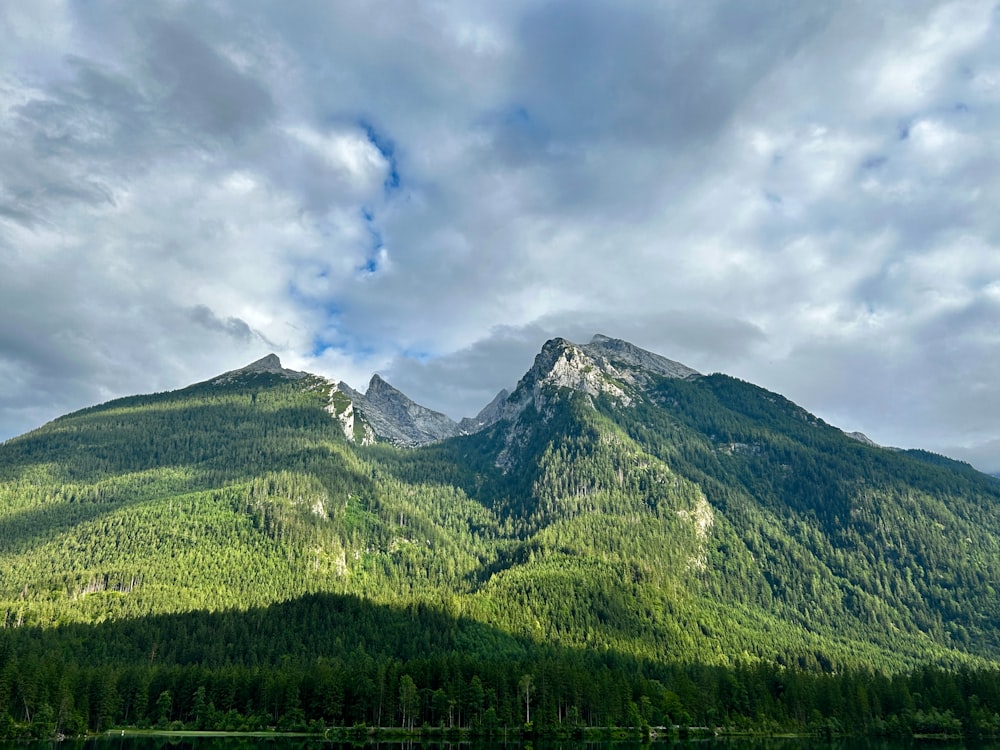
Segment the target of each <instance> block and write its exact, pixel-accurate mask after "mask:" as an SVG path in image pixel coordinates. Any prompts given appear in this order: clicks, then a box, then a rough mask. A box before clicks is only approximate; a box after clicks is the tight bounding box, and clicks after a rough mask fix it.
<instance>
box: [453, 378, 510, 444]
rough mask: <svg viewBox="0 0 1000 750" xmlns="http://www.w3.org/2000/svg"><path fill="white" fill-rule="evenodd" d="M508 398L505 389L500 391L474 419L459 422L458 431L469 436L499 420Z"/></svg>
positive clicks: (508, 394)
mask: <svg viewBox="0 0 1000 750" xmlns="http://www.w3.org/2000/svg"><path fill="white" fill-rule="evenodd" d="M509 397H510V391H508V390H507V389H506V388H504V389H502V390H501V391H500V392H499V393H498V394H497V395H496V396H494V397H493V400H492V401H490V402H489V403H488V404H487V405H486V406H484V407H483V408H482V409H481V410H480V411H479V413H478V414H477V415H476V416H474V417H465V418H464V419H463V420H462V421H461V422H459V423H458V427H459V429H460V430H461V431H462V433H463V434H465V435H471V434H472V433H474V432H479V431H480V430H483V429H485V428H487V427H489V426H490V425H491V424H494V423H495V422H497V421H499V420H500V417H501V415H502V414H503V407H504V404H505V403H507V399H508V398H509Z"/></svg>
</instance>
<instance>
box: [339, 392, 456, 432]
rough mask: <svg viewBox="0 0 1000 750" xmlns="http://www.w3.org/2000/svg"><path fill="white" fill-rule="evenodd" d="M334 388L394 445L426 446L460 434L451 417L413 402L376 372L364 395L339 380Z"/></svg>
mask: <svg viewBox="0 0 1000 750" xmlns="http://www.w3.org/2000/svg"><path fill="white" fill-rule="evenodd" d="M337 390H338V391H339V392H340V393H342V394H344V395H346V396H347V397H348V398H349V399H350V401H351V404H352V405H353V412H354V413H358V414H360V415H361V417H362V418H363V419H364V421H365V422H366V423H367V424H368V425H369V426H370V427H371V430H372V431H373V432H374V434H375V435H377V436H378V437H379V438H382V439H383V440H388V441H389V442H391V443H394V444H396V445H402V446H416V445H426V444H427V443H433V442H436V441H438V440H444V439H445V438H449V437H454V436H455V435H459V434H461V429H460V428H459V425H458V424H457V423H456V422H455V421H454V420H452V419H451V418H449V417H448V416H446V415H445V414H442V413H441V412H437V411H434V410H432V409H428V408H427V407H426V406H421V405H420V404H418V403H416V402H414V401H412V400H411V399H410V398H408V397H407V396H406V395H404V394H403V393H402V392H400V391H398V390H397V389H395V388H393V387H392V386H391V385H389V384H388V383H386V382H385V381H384V380H383V379H382V378H381V377H379V376H378V375H373V376H372V379H371V381H370V382H369V383H368V390H367V391H366V392H365V393H364V394H362V393H360V392H358V391H355V390H354V389H353V388H351V387H350V386H349V385H347V384H346V383H339V384H338V385H337ZM345 413H346V410H345ZM352 429H353V428H352ZM345 434H347V430H346V429H345ZM347 436H348V438H351V439H353V436H352V435H349V434H348V435H347Z"/></svg>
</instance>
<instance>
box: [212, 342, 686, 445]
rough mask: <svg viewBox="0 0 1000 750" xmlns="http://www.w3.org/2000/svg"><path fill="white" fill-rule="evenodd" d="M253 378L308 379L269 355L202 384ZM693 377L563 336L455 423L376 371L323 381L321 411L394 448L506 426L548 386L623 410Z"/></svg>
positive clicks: (682, 368)
mask: <svg viewBox="0 0 1000 750" xmlns="http://www.w3.org/2000/svg"><path fill="white" fill-rule="evenodd" d="M260 374H269V375H279V376H281V377H283V378H288V379H290V380H300V379H303V378H307V377H308V376H309V374H308V373H305V372H297V371H295V370H289V369H286V368H284V367H282V365H281V360H280V359H279V358H278V356H277V355H276V354H273V353H272V354H268V355H267V356H265V357H262V358H261V359H258V360H257V361H256V362H252V363H250V364H249V365H246V366H245V367H241V368H239V369H237V370H231V371H229V372H226V373H223V374H222V375H220V376H218V377H217V378H215V379H213V380H212V381H210V382H211V383H212V384H214V385H224V384H226V383H230V382H233V381H236V380H238V379H240V378H243V377H246V376H255V375H260ZM697 376H699V373H698V372H697V371H696V370H693V369H692V368H690V367H687V366H686V365H683V364H681V363H679V362H675V361H673V360H670V359H667V358H666V357H662V356H660V355H659V354H654V353H653V352H649V351H646V350H645V349H641V348H639V347H638V346H635V345H634V344H631V343H629V342H628V341H623V340H622V339H615V338H611V337H610V336H605V335H604V334H600V333H598V334H595V335H594V337H593V338H592V339H591V340H590V342H589V343H587V344H575V343H573V342H572V341H569V340H568V339H564V338H553V339H550V340H549V341H547V342H545V344H544V345H543V346H542V349H541V351H539V353H538V354H537V355H536V356H535V360H534V362H533V364H532V366H531V368H530V369H529V370H528V372H527V373H525V375H524V376H523V377H522V378H521V380H520V381H519V382H518V384H517V387H516V388H515V389H514V391H513V392H510V391H507V390H506V389H504V390H502V391H500V392H499V393H498V394H497V395H496V396H495V397H494V398H493V400H492V401H491V402H490V403H489V404H487V405H486V406H485V407H483V409H482V410H481V411H480V412H479V414H477V415H476V416H475V417H472V418H469V417H466V418H465V419H463V420H462V421H461V422H460V423H457V422H455V421H454V420H452V419H451V418H450V417H448V416H447V415H445V414H442V413H441V412H438V411H434V410H433V409H429V408H427V407H425V406H421V405H420V404H417V403H416V402H414V401H413V400H412V399H410V398H409V397H408V396H406V395H405V394H404V393H402V392H401V391H399V390H398V389H396V388H394V387H393V386H392V385H390V384H389V383H387V382H386V381H385V379H383V378H382V376H381V375H379V374H378V373H375V374H374V375H372V377H371V380H370V381H369V382H368V388H367V390H366V391H365V393H361V392H359V391H356V390H354V389H353V388H351V387H350V386H349V385H347V384H346V383H344V382H340V383H336V384H335V383H334V381H327V383H328V384H329V388H330V395H329V398H330V402H329V406H328V410H329V411H330V413H331V414H333V415H334V416H335V417H336V418H337V419H338V420H339V421H340V422H341V425H342V427H343V429H344V434H345V435H346V436H347V437H348V439H351V440H357V441H360V442H369V441H374V440H376V439H382V440H387V441H389V442H391V443H395V444H396V445H401V446H418V445H425V444H427V443H432V442H436V441H438V440H444V439H446V438H449V437H454V436H456V435H468V434H473V433H476V432H479V431H480V430H483V429H486V428H487V427H489V426H490V425H493V424H495V423H497V422H499V421H501V420H507V421H511V422H513V421H515V420H516V419H517V418H518V416H519V415H520V414H521V412H522V411H524V409H525V408H526V407H527V406H528V404H530V403H533V402H534V404H535V406H536V408H541V406H542V405H543V402H544V400H545V398H546V396H545V395H544V393H545V392H547V390H548V389H550V388H552V387H555V388H568V389H570V390H574V391H580V392H583V393H586V394H587V395H589V396H597V395H598V394H607V395H609V396H611V397H612V399H614V400H615V401H617V402H618V403H620V404H621V405H623V406H630V405H631V404H632V403H633V401H634V400H635V399H636V398H637V397H639V394H641V393H642V392H643V391H644V389H645V388H646V387H647V386H649V385H650V384H651V383H652V382H653V381H654V380H655V379H656V378H657V377H669V378H691V377H697ZM309 382H311V381H309Z"/></svg>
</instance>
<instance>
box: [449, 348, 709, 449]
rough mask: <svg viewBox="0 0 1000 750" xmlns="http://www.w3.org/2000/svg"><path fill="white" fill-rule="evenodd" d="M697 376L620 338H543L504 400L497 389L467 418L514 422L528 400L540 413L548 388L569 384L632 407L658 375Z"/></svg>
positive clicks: (480, 422) (477, 421)
mask: <svg viewBox="0 0 1000 750" xmlns="http://www.w3.org/2000/svg"><path fill="white" fill-rule="evenodd" d="M699 375H700V373H699V372H698V371H697V370H693V369H691V368H690V367H687V366H686V365H682V364H681V363H679V362H674V361H673V360H670V359H667V358H666V357H661V356H660V355H658V354H654V353H652V352H648V351H646V350H645V349H640V348H639V347H637V346H635V345H634V344H630V343H628V342H627V341H622V340H621V339H613V338H609V337H607V336H603V335H601V334H597V335H595V336H594V337H593V338H592V339H591V340H590V343H588V344H583V345H580V344H574V343H573V342H571V341H567V340H566V339H563V338H555V339H551V340H549V341H547V342H545V345H544V346H543V347H542V350H541V351H540V352H539V353H538V355H537V356H536V357H535V361H534V364H532V366H531V369H530V370H528V372H527V373H525V375H524V377H522V378H521V380H520V381H519V382H518V384H517V387H516V388H515V389H514V392H513V393H512V394H510V395H509V396H506V397H503V398H502V396H503V391H501V393H500V394H498V396H497V398H495V399H494V400H493V402H492V403H491V404H490V405H489V406H487V407H486V409H484V410H483V411H482V412H480V414H479V416H477V417H476V419H475V420H469V426H470V427H471V426H472V425H473V424H475V425H478V429H483V428H485V427H487V426H489V425H490V424H493V423H495V422H499V421H500V420H508V421H511V422H513V421H515V420H516V419H517V417H518V415H519V414H520V413H521V412H522V411H524V409H525V408H527V406H528V405H529V404H534V406H535V408H536V410H538V411H542V408H543V406H544V401H545V398H546V396H545V394H546V393H547V392H548V391H549V390H551V389H552V388H569V389H570V390H573V391H578V392H580V393H585V394H587V395H588V396H592V397H593V396H598V395H599V394H606V395H608V396H610V397H611V398H612V399H613V400H615V401H617V402H618V403H620V404H621V405H622V406H630V405H631V404H632V402H633V400H634V399H635V398H636V397H637V395H638V394H640V393H641V392H642V391H643V390H645V389H646V388H647V387H648V386H649V385H650V384H651V383H652V381H653V379H654V378H655V377H656V376H660V377H667V378H692V377H698V376H699Z"/></svg>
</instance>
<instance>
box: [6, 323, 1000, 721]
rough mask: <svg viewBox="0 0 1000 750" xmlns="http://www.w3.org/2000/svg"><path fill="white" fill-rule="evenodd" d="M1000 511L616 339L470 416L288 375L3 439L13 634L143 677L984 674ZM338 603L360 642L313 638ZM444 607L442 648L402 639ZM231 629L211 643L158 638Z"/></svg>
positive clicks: (549, 348) (264, 365)
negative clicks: (568, 659)
mask: <svg viewBox="0 0 1000 750" xmlns="http://www.w3.org/2000/svg"><path fill="white" fill-rule="evenodd" d="M998 508H1000V481H998V480H997V479H996V478H994V477H989V476H986V475H984V474H981V473H979V472H977V471H976V470H974V469H973V468H972V467H970V466H969V465H967V464H964V463H961V462H958V461H953V460H951V459H948V458H945V457H943V456H938V455H935V454H931V453H927V452H923V451H919V450H909V451H907V450H897V449H888V448H882V447H880V446H877V445H875V444H874V443H872V441H870V440H868V439H867V438H865V437H864V436H863V435H860V434H852V435H849V434H846V433H844V432H843V431H841V430H840V429H838V428H836V427H834V426H832V425H829V424H826V423H825V422H824V421H823V420H821V419H819V418H817V417H816V416H814V415H812V414H810V413H809V412H807V411H806V410H805V409H803V408H801V407H799V406H797V405H795V404H793V403H792V402H790V401H788V400H787V399H785V398H783V397H782V396H780V395H778V394H776V393H772V392H769V391H767V390H765V389H762V388H759V387H757V386H754V385H752V384H750V383H746V382H744V381H741V380H738V379H735V378H731V377H728V376H725V375H720V374H712V375H704V374H701V373H699V372H696V371H695V370H693V369H691V368H689V367H686V366H684V365H682V364H680V363H677V362H674V361H672V360H669V359H667V358H665V357H662V356H660V355H658V354H654V353H652V352H648V351H645V350H643V349H640V348H638V347H636V346H634V345H632V344H630V343H628V342H625V341H621V340H618V339H613V338H609V337H606V336H602V335H597V336H595V337H594V338H593V339H592V340H591V341H590V342H589V343H586V344H574V343H572V342H570V341H567V340H565V339H553V340H551V341H548V342H547V343H546V344H545V345H544V346H543V348H542V350H541V351H540V352H539V353H538V355H537V356H536V357H535V360H534V363H533V364H532V366H531V368H530V369H529V370H528V371H527V372H526V373H525V375H524V376H523V377H522V378H521V379H520V381H519V382H518V383H517V384H516V385H514V386H513V387H512V388H511V389H510V390H509V391H507V390H504V391H501V392H500V393H499V394H498V395H497V397H496V398H495V399H494V400H493V401H492V402H491V403H490V404H489V405H487V406H486V407H485V408H484V409H483V410H482V411H481V412H480V413H479V414H478V415H477V416H475V417H473V418H467V419H463V420H462V421H461V422H455V421H453V420H451V419H450V418H449V417H447V416H445V415H443V414H441V413H438V412H435V411H433V410H431V409H427V408H425V407H423V406H420V405H418V404H416V403H414V402H413V401H412V400H411V399H409V398H408V397H407V396H405V395H404V394H403V393H401V392H400V391H398V390H396V389H395V388H393V387H392V386H391V385H389V384H388V383H386V382H385V381H384V380H382V379H381V378H380V377H379V376H377V375H376V376H374V377H373V378H372V380H371V382H370V383H369V385H368V388H367V390H366V392H365V393H363V394H362V393H360V392H358V391H355V390H353V389H352V388H350V387H349V386H347V385H346V384H344V383H338V382H334V381H331V380H328V379H326V378H322V377H319V376H315V375H311V374H308V373H303V372H297V371H293V370H288V369H286V368H284V367H282V365H281V362H280V361H279V359H278V358H277V357H276V356H274V355H269V356H267V357H264V358H263V359H261V360H259V361H257V362H254V363H253V364H251V365H248V366H247V367H244V368H241V369H238V370H234V371H231V372H227V373H224V374H222V375H219V376H218V377H216V378H213V379H211V380H208V381H205V382H203V383H198V384H195V385H192V386H189V387H187V388H184V389H181V390H178V391H172V392H167V393H158V394H150V395H142V396H133V397H129V398H124V399H117V400H115V401H111V402H108V403H106V404H102V405H99V406H94V407H91V408H88V409H84V410H82V411H79V412H75V413H73V414H69V415H66V416H64V417H61V418H59V419H57V420H55V421H53V422H51V423H49V424H47V425H44V426H43V427H40V428H39V429H37V430H34V431H32V432H30V433H27V434H25V435H22V436H20V437H18V438H15V439H12V440H9V441H7V442H6V443H4V444H3V445H2V446H0V632H3V633H8V634H10V633H16V632H28V631H30V632H32V633H34V634H35V635H34V636H32V637H33V638H35V640H39V639H41V640H44V639H56V640H55V641H52V643H53V644H58V645H57V646H56V645H53V646H52V648H54V649H56V650H57V651H59V652H61V653H65V654H69V655H70V657H71V658H73V659H77V660H80V661H81V663H90V661H89V660H95V659H96V660H98V661H100V660H101V659H104V660H110V662H112V663H117V664H122V665H124V664H134V663H153V662H154V661H155V660H157V659H159V660H164V659H168V660H170V659H172V660H174V661H176V662H177V663H194V662H198V663H214V664H225V663H228V662H227V659H235V660H237V661H239V660H243V661H246V660H250V661H252V662H253V663H270V660H279V661H280V659H281V658H288V657H289V655H292V656H293V657H294V655H296V654H298V655H305V656H303V658H306V657H308V658H309V659H313V660H315V659H317V658H323V659H326V658H331V654H332V653H336V652H344V651H348V650H351V649H354V648H356V647H357V646H358V644H359V643H360V644H362V645H363V648H364V650H366V651H368V652H374V653H384V654H387V655H388V656H387V657H386V658H390V659H391V658H395V659H401V658H411V657H413V658H416V657H414V656H413V654H419V653H421V652H426V653H428V654H429V653H440V654H444V655H442V656H441V657H440V658H442V659H443V658H454V657H453V656H447V654H456V653H461V654H463V658H471V659H476V658H479V659H483V660H488V659H494V658H496V656H497V654H502V653H508V654H515V655H516V654H520V655H521V656H522V657H524V655H525V654H533V653H535V652H534V651H532V649H536V648H545V649H560V650H562V651H561V652H560V653H562V652H565V653H567V654H590V655H595V654H596V655H603V656H601V658H602V659H603V658H611V657H609V656H608V655H609V654H614V655H617V656H615V657H614V658H615V659H619V660H620V659H626V660H638V661H639V662H641V663H646V664H660V665H664V664H676V663H695V662H696V663H698V664H705V665H720V666H726V665H728V666H730V667H732V666H733V665H740V664H771V665H775V667H776V668H795V669H803V670H807V671H808V670H813V671H816V672H820V673H837V672H841V671H843V670H850V669H868V670H879V671H884V672H886V673H889V674H891V673H895V672H899V671H901V670H907V669H914V668H916V667H918V666H921V665H940V666H946V667H956V666H964V667H976V668H978V667H983V666H989V665H994V664H995V663H996V662H997V660H998V658H1000V587H998V584H997V582H998V581H1000V514H998V512H997V511H998ZM316 597H320V599H318V600H317V599H316ZM324 597H326V598H325V599H324ZM330 597H333V599H330ZM331 601H332V602H339V603H336V604H334V605H330V604H329V603H330V602H331ZM306 602H311V603H309V604H305V603H306ZM317 602H327V605H329V606H333V610H329V609H323V610H322V611H323V614H316V613H317V612H319V610H318V609H317V608H318V607H320V606H321V605H320V604H317ZM345 602H349V603H350V604H345ZM297 603H303V604H301V605H300V604H297ZM327 605H323V606H327ZM299 606H302V607H306V609H307V610H308V611H310V612H313V613H314V614H313V615H310V616H306V615H303V614H301V612H299V610H294V611H295V612H298V614H295V615H294V616H293V615H290V614H289V611H290V610H289V609H288V608H289V607H292V608H294V607H299ZM358 607H362V608H365V607H367V608H376V610H377V611H379V612H381V614H378V615H373V614H371V613H370V612H368V610H358V609H357V608H358ZM282 608H284V609H282ZM347 610H350V611H352V612H355V611H356V610H357V612H356V614H357V616H356V617H353V616H352V617H353V619H351V621H350V622H351V624H350V625H349V626H348V625H345V624H344V621H341V620H337V622H338V623H339V624H338V625H336V627H337V628H340V629H342V631H343V632H342V633H341V634H340V635H336V634H330V633H329V632H328V631H326V630H324V633H326V635H323V634H321V633H318V632H316V630H315V628H310V625H309V622H310V621H313V622H327V621H328V619H329V617H330V616H331V615H330V612H331V611H336V612H342V611H347ZM279 611H281V612H283V614H282V615H281V618H282V620H281V621H283V622H292V621H295V622H297V623H298V625H296V629H295V630H294V632H295V634H296V635H294V637H293V636H292V635H290V634H286V636H282V637H283V638H290V639H291V640H290V641H289V642H288V643H286V644H285V645H284V646H283V647H280V648H279V652H280V651H281V649H282V648H283V649H284V651H283V653H284V654H285V657H281V655H280V653H275V652H274V651H273V649H274V648H275V645H274V642H275V637H274V635H273V633H274V631H272V630H269V629H268V627H265V625H264V624H262V623H265V622H266V618H267V617H268V615H266V614H265V613H268V612H271V613H274V612H279ZM401 612H402V613H406V612H409V613H410V614H409V615H407V616H406V617H408V618H409V619H406V617H404V620H403V621H397V616H398V613H401ZM240 613H244V615H240ZM249 613H255V614H253V615H252V618H251V620H250V622H252V623H257V624H256V625H248V624H247V621H246V620H245V619H244V620H240V619H239V617H251V615H250V614H249ZM429 613H434V615H433V616H434V618H437V619H435V620H434V621H435V623H437V624H436V625H435V626H434V629H440V628H444V629H445V631H446V633H447V634H442V635H441V636H440V639H438V637H437V636H430V635H427V632H426V631H419V633H423V635H420V634H418V635H413V636H412V638H410V636H407V638H410V640H407V639H400V635H399V634H400V632H401V631H400V628H404V629H405V628H406V627H414V628H417V627H418V626H417V624H416V623H420V622H424V621H425V619H426V617H428V616H430V615H429ZM210 616H211V617H219V618H223V619H222V620H220V621H219V622H217V623H216V624H215V625H212V626H210V627H207V629H205V631H204V633H205V636H204V638H202V639H195V641H191V639H184V638H181V639H180V640H176V641H172V640H171V638H169V637H168V636H167V635H165V634H164V633H166V632H167V631H168V630H169V629H170V628H171V627H174V626H172V625H170V626H168V625H167V624H164V623H168V622H173V620H164V619H163V618H201V619H197V620H191V622H194V621H197V622H199V623H202V625H199V627H206V626H205V625H204V623H205V620H204V618H205V617H210ZM234 617H236V618H237V619H235V620H234V619H232V618H234ZM227 618H228V619H227ZM262 618H263V619H262ZM296 618H298V619H296ZM310 618H312V620H310ZM401 622H402V623H403V624H401ZM151 623H158V624H156V625H153V624H151ZM219 623H222V624H219ZM358 623H364V625H363V626H362V625H360V624H358ZM388 623H393V624H392V625H391V627H390V625H389V624H388ZM405 623H411V624H410V625H405ZM191 627H194V626H191ZM327 627H334V626H332V625H329V624H328V625H327ZM150 628H154V632H155V633H159V635H150V632H151V631H150V630H149V629H150ZM255 628H256V630H254V629H255ZM289 628H291V626H290V625H289ZM356 628H360V630H356ZM80 629H82V630H80ZM279 630H280V628H279ZM255 632H256V633H258V635H257V636H255V635H254V633H255ZM348 632H350V633H351V634H352V636H351V639H350V641H349V640H348V638H347V633H348ZM60 633H63V634H72V635H71V636H70V635H66V639H65V640H59V639H60V638H61V636H60V635H59V634H60ZM262 633H268V634H269V635H268V638H267V640H266V642H265V641H264V640H262V638H263V636H262V635H260V634H262ZM289 633H291V630H289ZM109 634H110V635H109ZM213 634H215V635H213ZM240 634H242V635H240ZM12 637H13V636H12ZM109 638H110V639H113V640H114V642H115V643H116V644H117V645H116V646H115V647H114V648H109V647H108V646H107V645H96V646H95V644H106V643H107V642H108V639H109ZM422 638H423V639H429V640H426V641H425V640H421V639H422ZM278 640H279V641H280V640H281V639H280V638H279V639H278ZM404 641H405V642H406V643H410V642H411V641H412V643H415V644H418V645H416V646H413V647H411V646H406V647H405V649H409V650H407V651H406V653H405V654H404V653H403V651H401V650H400V649H404V646H402V645H400V644H401V643H403V642H404ZM420 643H424V644H425V645H423V646H420V645H419V644H420ZM235 644H240V645H238V646H237V645H235ZM532 644H534V645H532ZM2 649H3V646H2V640H0V656H2V654H3V651H2ZM241 649H242V650H241ZM441 649H443V651H441ZM236 652H239V653H240V654H242V655H241V656H239V657H238V658H237V657H236V656H235V655H233V654H235V653H236ZM546 653H549V654H550V655H551V654H552V653H554V652H551V651H549V652H546ZM95 654H98V655H99V656H98V655H95ZM183 654H187V656H184V655H183ZM226 654H230V656H229V657H227V656H226ZM248 654H249V655H248ZM406 654H409V655H410V656H407V655H406ZM168 655H169V656H168ZM70 657H67V658H70ZM295 658H297V657H295ZM511 658H514V657H511ZM532 658H534V657H532ZM553 658H555V657H553ZM560 658H561V657H560ZM574 658H576V657H574ZM587 658H590V657H587ZM595 658H596V657H595ZM100 663H104V662H103V661H101V662H100ZM241 663H242V662H241ZM629 663H631V662H629ZM0 664H2V662H0ZM619 664H620V663H619ZM602 668H607V667H602ZM11 679H14V677H11ZM2 684H3V681H2V679H0V713H2V704H3V701H4V692H3V690H2ZM397 694H398V690H397ZM9 695H10V694H9V691H8V697H9ZM154 697H155V696H154ZM11 700H13V699H11ZM498 700H499V699H498ZM636 700H637V699H636ZM25 705H26V706H27V705H28V704H27V703H26V704H25ZM379 705H380V706H381V704H379ZM498 705H499V704H498ZM192 710H193V709H192ZM372 710H374V709H372ZM428 710H430V709H428ZM553 710H555V709H553ZM623 710H624V709H623ZM561 711H562V709H561V708H560V709H559V712H560V713H559V715H560V716H562V713H561ZM366 720H369V721H371V720H373V718H372V714H370V713H369V714H367V715H366Z"/></svg>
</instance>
